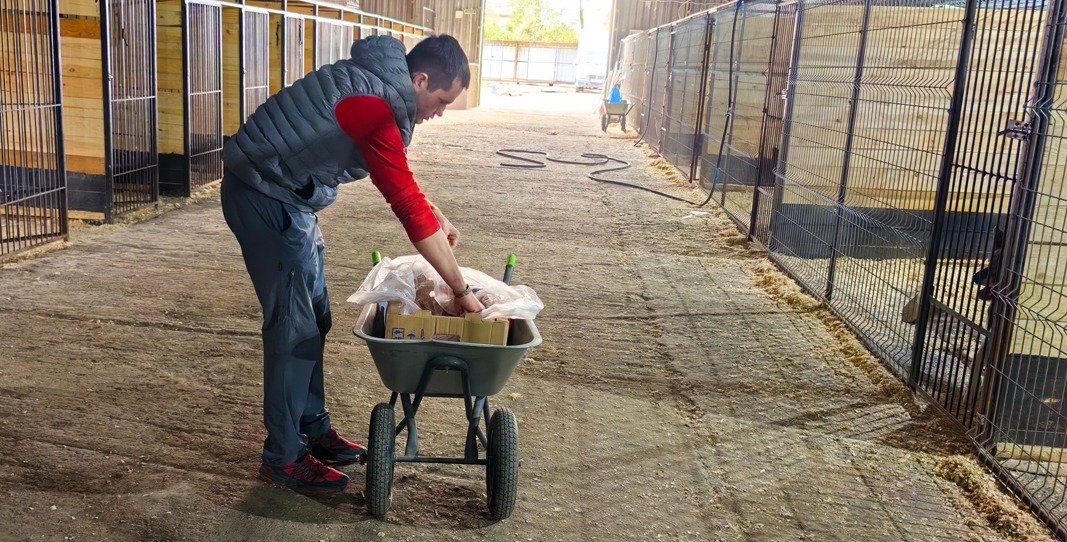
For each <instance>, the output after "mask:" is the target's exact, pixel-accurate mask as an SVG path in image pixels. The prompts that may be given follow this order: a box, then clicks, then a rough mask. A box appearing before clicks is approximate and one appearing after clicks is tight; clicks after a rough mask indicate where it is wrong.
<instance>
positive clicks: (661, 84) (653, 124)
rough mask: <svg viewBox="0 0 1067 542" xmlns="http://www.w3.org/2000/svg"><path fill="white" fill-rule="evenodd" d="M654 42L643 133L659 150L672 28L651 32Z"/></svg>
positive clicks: (652, 145)
mask: <svg viewBox="0 0 1067 542" xmlns="http://www.w3.org/2000/svg"><path fill="white" fill-rule="evenodd" d="M650 38H651V41H652V43H653V44H654V45H653V47H655V51H654V52H653V63H652V64H651V65H650V66H649V78H650V79H649V86H648V88H649V96H648V107H647V108H646V110H645V111H646V118H645V120H644V122H645V124H644V126H643V127H642V132H641V133H642V134H643V135H644V138H645V141H646V142H648V145H649V146H650V147H652V148H653V149H655V150H656V151H657V152H658V151H659V149H660V147H661V146H662V144H663V114H664V111H665V107H666V103H667V100H666V98H667V83H668V81H667V76H668V75H669V73H670V71H669V68H670V61H671V29H670V27H664V28H659V29H657V30H655V31H654V32H652V33H651V36H650Z"/></svg>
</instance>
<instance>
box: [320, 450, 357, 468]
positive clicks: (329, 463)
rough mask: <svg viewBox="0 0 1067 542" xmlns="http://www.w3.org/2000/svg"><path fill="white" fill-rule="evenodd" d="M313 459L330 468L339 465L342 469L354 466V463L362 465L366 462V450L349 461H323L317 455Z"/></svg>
mask: <svg viewBox="0 0 1067 542" xmlns="http://www.w3.org/2000/svg"><path fill="white" fill-rule="evenodd" d="M312 455H315V454H312ZM315 459H318V460H319V461H321V462H323V463H324V464H326V465H329V466H331V467H332V466H336V465H340V466H342V467H343V466H345V465H355V464H356V463H359V464H361V465H362V464H363V463H366V462H367V452H366V450H364V451H363V452H362V453H360V454H359V455H357V456H356V457H353V458H351V459H323V458H321V457H319V456H317V455H316V456H315Z"/></svg>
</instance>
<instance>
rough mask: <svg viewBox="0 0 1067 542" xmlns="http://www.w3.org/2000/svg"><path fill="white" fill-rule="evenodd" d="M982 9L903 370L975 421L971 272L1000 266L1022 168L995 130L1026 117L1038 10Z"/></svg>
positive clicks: (977, 369)
mask: <svg viewBox="0 0 1067 542" xmlns="http://www.w3.org/2000/svg"><path fill="white" fill-rule="evenodd" d="M983 6H984V4H978V5H977V6H976V7H975V8H974V9H973V10H972V11H973V13H971V16H973V19H974V21H973V25H968V26H970V27H972V28H973V29H974V30H973V31H974V38H973V45H972V46H971V49H970V55H969V58H967V59H966V63H967V65H966V67H967V71H968V76H967V79H966V81H965V83H966V85H965V88H964V91H963V94H962V96H961V97H960V99H961V111H960V118H959V120H958V124H957V125H958V132H959V133H958V135H957V137H956V139H955V142H954V143H955V152H954V154H953V155H952V157H951V158H952V159H951V165H950V167H949V168H947V169H946V171H945V172H944V174H945V176H946V180H947V182H948V184H947V185H946V186H944V188H943V198H944V203H943V206H941V207H940V208H939V209H935V211H940V213H941V214H940V216H938V217H937V218H936V219H935V220H936V222H938V223H939V226H940V229H939V230H938V231H937V232H936V236H935V238H933V239H932V243H933V244H934V247H933V248H934V250H933V251H932V253H931V256H932V258H931V259H930V261H929V262H928V267H927V271H928V274H927V279H928V281H929V290H930V292H931V297H930V298H929V299H928V300H925V301H926V302H927V304H928V305H929V310H926V311H923V314H922V315H921V316H922V318H921V319H920V321H919V324H920V326H921V329H920V330H919V331H920V333H921V334H922V335H921V336H920V339H921V343H922V347H921V352H920V354H921V358H919V359H920V360H921V363H919V364H917V365H916V367H915V368H914V369H913V370H912V377H913V379H914V380H915V382H916V384H917V385H919V386H920V387H921V388H922V389H923V390H925V391H926V392H927V393H928V394H930V395H931V396H932V397H934V398H935V399H936V400H937V401H938V402H939V403H940V404H941V405H942V406H943V407H944V408H945V409H946V410H947V411H948V412H949V413H950V414H952V415H953V416H954V417H955V418H956V419H957V420H959V421H960V422H961V423H962V424H963V425H964V426H967V427H970V426H972V424H973V423H974V421H975V420H974V415H975V412H976V409H975V403H976V401H977V400H978V397H979V393H980V390H981V387H982V386H981V382H980V378H981V374H982V372H983V368H984V366H985V365H986V364H987V363H988V362H989V361H990V358H991V356H990V355H989V353H990V349H989V346H990V344H991V341H990V338H991V337H990V331H991V328H992V321H991V315H990V310H991V308H992V307H991V305H990V304H989V302H988V301H987V299H988V297H989V296H986V295H984V294H983V292H984V289H983V286H984V285H983V284H982V282H983V281H982V280H981V279H980V280H975V274H976V273H977V272H978V271H980V270H982V269H983V268H987V269H988V271H987V272H986V275H987V276H988V275H998V274H999V271H1000V270H999V269H992V266H991V265H990V264H991V263H993V262H992V260H993V259H994V251H996V250H997V249H999V248H1001V247H1000V246H998V245H1001V244H1003V243H1004V242H1005V239H1006V238H1005V237H1004V236H1002V235H1001V236H998V234H997V231H998V230H1001V231H1002V230H1003V229H1004V228H1005V225H1006V222H1007V214H1008V211H1009V208H1010V204H1011V203H1010V199H1011V195H1012V192H1013V186H1014V185H1015V184H1016V182H1017V178H1018V174H1017V172H1018V171H1019V170H1020V168H1021V167H1022V166H1023V163H1022V161H1020V160H1019V156H1020V150H1021V149H1022V148H1023V141H1022V140H1021V139H1017V138H1014V137H1009V135H1010V134H1008V133H1006V132H1003V131H1004V129H1005V127H1006V126H1005V124H1006V122H1010V121H1012V120H1023V119H1024V118H1025V116H1026V100H1027V98H1028V96H1029V95H1030V91H1031V88H1032V85H1033V82H1034V79H1033V75H1034V72H1035V71H1036V70H1037V68H1038V65H1039V63H1040V60H1039V58H1040V55H1039V54H1038V53H1039V45H1040V41H1041V34H1042V25H1043V21H1044V16H1045V12H1044V10H1043V9H1032V8H1030V7H1018V6H1017V7H1001V6H996V7H983ZM998 237H1000V240H999V242H998ZM996 263H997V264H998V265H999V262H996Z"/></svg>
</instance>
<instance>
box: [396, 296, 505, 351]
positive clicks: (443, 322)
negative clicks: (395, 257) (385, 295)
mask: <svg viewBox="0 0 1067 542" xmlns="http://www.w3.org/2000/svg"><path fill="white" fill-rule="evenodd" d="M508 326H509V322H508V321H507V320H502V319H494V320H485V319H482V317H480V316H478V315H477V314H468V315H466V316H465V317H459V316H434V315H433V314H431V313H430V311H418V312H416V313H415V314H400V308H399V306H398V305H393V304H390V305H389V311H388V312H387V313H386V316H385V336H386V338H388V339H405V340H427V339H437V340H440V341H459V342H465V343H477V344H494V345H500V346H503V345H506V344H507V342H508Z"/></svg>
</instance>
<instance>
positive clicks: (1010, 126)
mask: <svg viewBox="0 0 1067 542" xmlns="http://www.w3.org/2000/svg"><path fill="white" fill-rule="evenodd" d="M1033 133H1034V128H1033V126H1031V125H1030V123H1029V122H1020V121H1017V120H1012V119H1008V123H1007V125H1006V126H1005V127H1004V129H1003V130H1001V131H999V132H997V135H999V136H1005V137H1009V138H1011V139H1018V140H1020V141H1029V140H1030V136H1032V135H1033Z"/></svg>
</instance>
